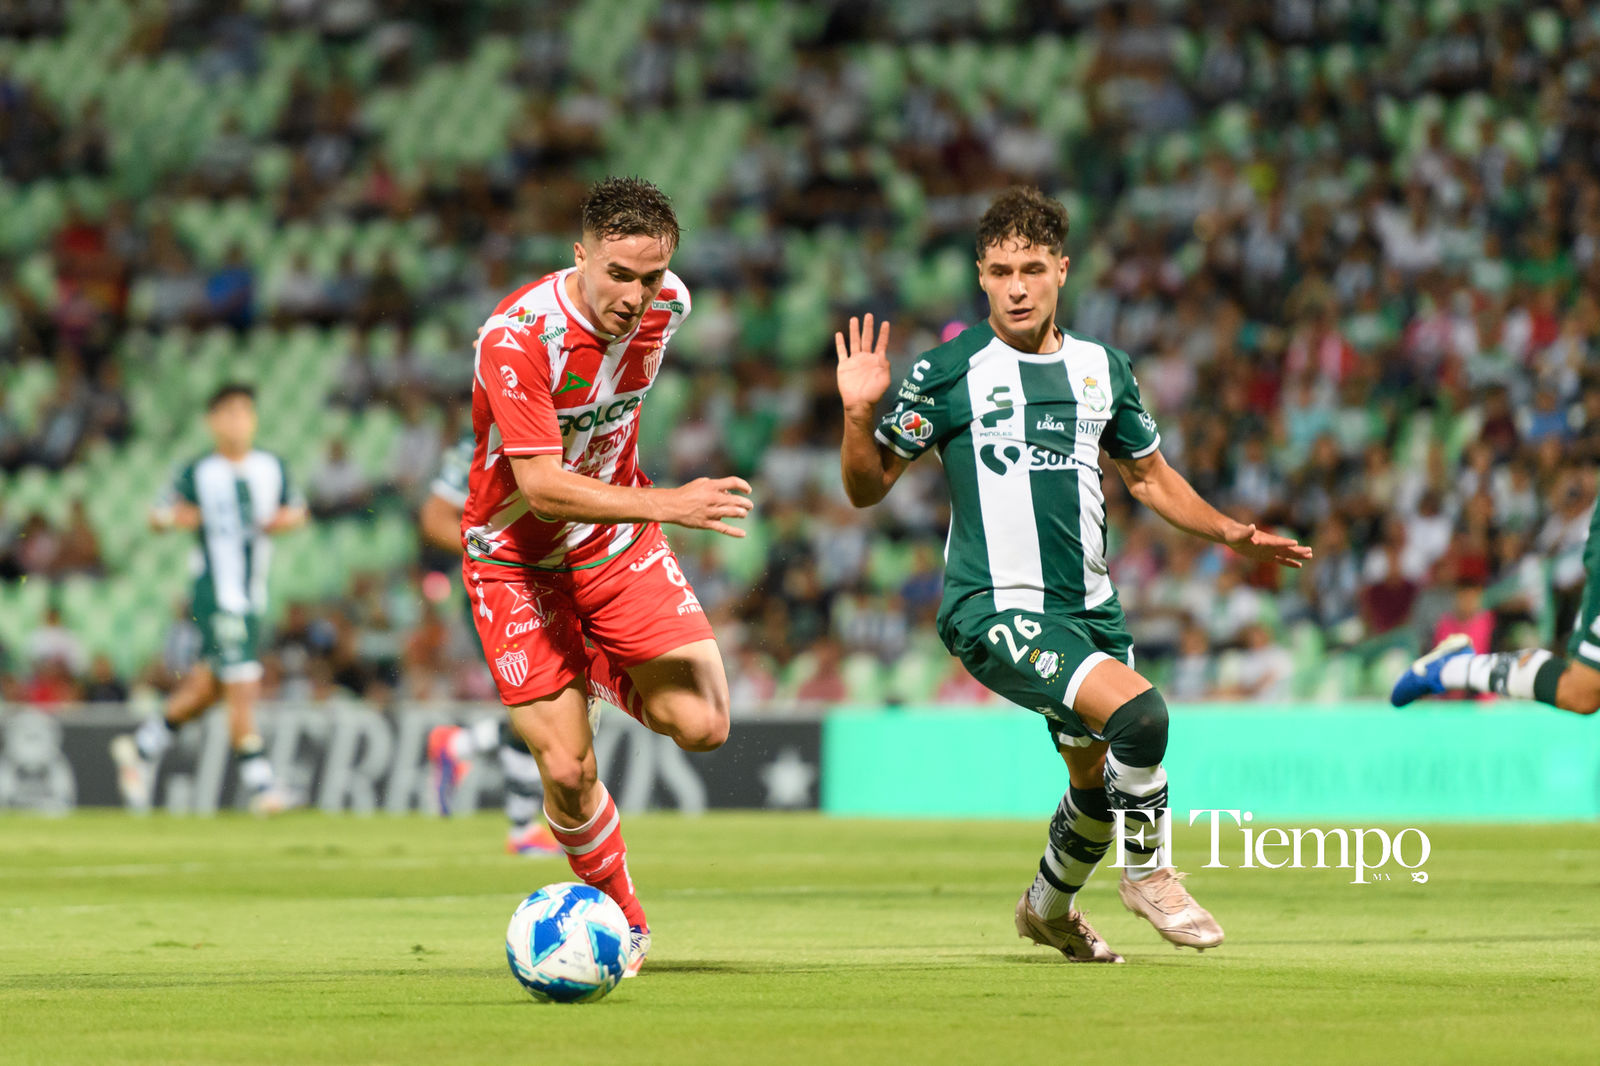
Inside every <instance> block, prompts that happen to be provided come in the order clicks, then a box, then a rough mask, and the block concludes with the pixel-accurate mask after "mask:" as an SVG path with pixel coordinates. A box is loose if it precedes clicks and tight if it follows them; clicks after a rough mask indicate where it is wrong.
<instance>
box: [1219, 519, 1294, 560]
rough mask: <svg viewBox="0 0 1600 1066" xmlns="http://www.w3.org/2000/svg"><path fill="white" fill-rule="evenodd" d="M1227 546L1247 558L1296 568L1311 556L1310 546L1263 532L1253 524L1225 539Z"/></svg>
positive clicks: (1289, 538)
mask: <svg viewBox="0 0 1600 1066" xmlns="http://www.w3.org/2000/svg"><path fill="white" fill-rule="evenodd" d="M1226 543H1227V545H1228V547H1230V548H1232V549H1233V550H1234V551H1236V552H1238V553H1239V554H1240V555H1242V556H1244V557H1245V558H1247V559H1259V560H1262V561H1264V562H1272V563H1277V564H1278V565H1279V566H1287V567H1290V568H1292V569H1295V570H1298V569H1300V568H1301V567H1302V566H1304V565H1305V563H1306V560H1307V559H1309V558H1311V548H1310V547H1309V546H1308V545H1305V544H1301V543H1300V542H1299V541H1297V540H1294V539H1293V538H1291V537H1280V536H1277V535H1276V534H1273V533H1263V532H1262V531H1261V530H1259V529H1257V528H1256V527H1255V526H1253V525H1250V526H1243V527H1241V529H1240V531H1239V533H1238V534H1237V535H1236V536H1234V537H1230V538H1229V539H1228V540H1227V541H1226Z"/></svg>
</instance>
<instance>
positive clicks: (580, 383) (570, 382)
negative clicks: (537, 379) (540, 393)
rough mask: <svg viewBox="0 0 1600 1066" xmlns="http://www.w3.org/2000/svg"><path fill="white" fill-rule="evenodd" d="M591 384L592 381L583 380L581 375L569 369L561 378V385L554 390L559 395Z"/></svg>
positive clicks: (585, 387)
mask: <svg viewBox="0 0 1600 1066" xmlns="http://www.w3.org/2000/svg"><path fill="white" fill-rule="evenodd" d="M592 384H594V382H592V381H585V380H583V378H582V377H580V376H579V375H577V374H574V373H573V372H572V371H570V370H569V371H567V376H566V377H565V378H564V379H562V382H561V387H560V388H559V389H557V390H556V395H557V396H560V395H561V394H562V393H563V392H571V391H572V390H573V389H587V388H588V387H589V386H590V385H592Z"/></svg>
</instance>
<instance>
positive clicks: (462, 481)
mask: <svg viewBox="0 0 1600 1066" xmlns="http://www.w3.org/2000/svg"><path fill="white" fill-rule="evenodd" d="M472 446H473V441H472V434H471V433H467V434H466V435H464V436H463V437H462V438H461V439H460V440H459V441H457V442H456V444H455V446H454V447H453V448H451V449H450V450H449V451H447V452H445V454H444V458H443V459H442V460H441V461H440V463H439V475H438V477H436V478H434V479H433V485H432V486H431V488H430V491H429V493H428V498H427V500H426V501H424V502H423V504H422V511H421V513H420V514H419V515H418V521H419V522H420V524H421V526H422V536H423V538H424V539H425V540H427V542H428V543H429V544H432V545H433V546H434V547H436V548H439V549H441V550H444V551H452V552H455V553H456V554H457V555H460V554H461V511H462V509H463V508H464V507H466V505H467V478H468V473H469V471H471V469H472ZM468 618H469V619H470V618H471V605H470V604H468ZM491 751H498V752H499V753H500V769H501V771H502V772H503V773H504V774H505V779H506V818H507V819H509V820H510V822H511V828H510V829H509V830H508V831H507V833H506V851H508V852H510V853H511V854H513V855H554V854H558V853H559V852H560V851H561V845H560V844H558V843H557V842H556V838H555V837H553V836H551V835H550V830H549V829H548V828H546V827H545V824H544V822H543V821H542V820H541V819H540V818H539V766H538V764H537V763H536V762H534V758H533V753H532V752H530V751H529V750H528V745H527V744H526V743H524V742H523V739H522V738H521V737H520V736H518V735H517V731H516V730H515V729H513V728H511V723H510V722H509V721H508V720H507V719H505V718H501V719H499V720H498V721H496V720H493V719H483V720H480V721H478V722H475V723H473V724H472V725H470V726H465V727H463V726H458V725H441V726H436V727H435V728H434V729H433V730H432V731H431V732H430V733H429V734H428V762H429V763H430V764H431V765H432V767H433V774H434V787H435V789H436V791H437V794H438V797H439V811H440V813H442V814H449V813H450V807H451V803H452V800H453V798H454V794H455V786H456V785H457V784H459V783H460V781H461V779H462V778H463V777H465V776H466V774H467V771H468V769H470V768H471V766H472V760H473V758H474V757H476V756H478V755H487V754H489V753H490V752H491Z"/></svg>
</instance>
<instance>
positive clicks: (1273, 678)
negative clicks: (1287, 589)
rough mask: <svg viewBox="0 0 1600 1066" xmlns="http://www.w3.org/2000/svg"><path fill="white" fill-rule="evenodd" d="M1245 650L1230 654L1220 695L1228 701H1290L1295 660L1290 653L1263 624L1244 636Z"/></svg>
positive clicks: (1243, 648)
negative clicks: (1275, 640)
mask: <svg viewBox="0 0 1600 1066" xmlns="http://www.w3.org/2000/svg"><path fill="white" fill-rule="evenodd" d="M1240 643H1241V644H1242V648H1241V650H1239V651H1237V652H1231V653H1229V655H1228V657H1227V663H1228V665H1227V666H1226V667H1225V668H1223V670H1222V673H1223V675H1224V676H1223V677H1222V678H1220V679H1219V684H1218V686H1217V689H1216V694H1217V695H1218V696H1220V697H1224V698H1228V699H1240V700H1286V699H1288V698H1289V694H1290V686H1289V683H1290V681H1291V679H1292V678H1293V676H1294V658H1293V657H1292V656H1291V655H1290V654H1289V650H1288V649H1287V648H1285V647H1282V646H1281V645H1279V644H1276V643H1274V642H1273V639H1272V634H1271V633H1269V632H1268V631H1267V627H1266V626H1263V625H1261V624H1260V623H1259V622H1257V623H1252V624H1250V625H1248V626H1246V627H1245V628H1244V630H1243V631H1242V633H1241V634H1240Z"/></svg>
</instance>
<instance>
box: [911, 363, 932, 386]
mask: <svg viewBox="0 0 1600 1066" xmlns="http://www.w3.org/2000/svg"><path fill="white" fill-rule="evenodd" d="M932 369H933V364H932V363H931V362H929V361H928V360H926V359H918V360H917V362H916V365H915V366H913V367H912V368H911V380H912V381H916V382H921V381H922V375H923V372H924V371H927V370H932Z"/></svg>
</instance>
